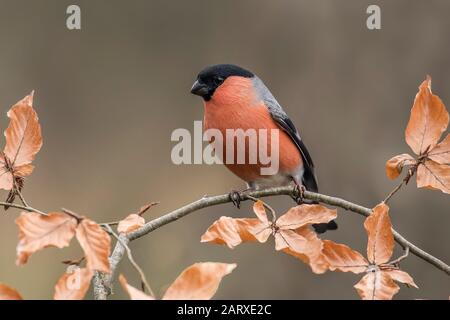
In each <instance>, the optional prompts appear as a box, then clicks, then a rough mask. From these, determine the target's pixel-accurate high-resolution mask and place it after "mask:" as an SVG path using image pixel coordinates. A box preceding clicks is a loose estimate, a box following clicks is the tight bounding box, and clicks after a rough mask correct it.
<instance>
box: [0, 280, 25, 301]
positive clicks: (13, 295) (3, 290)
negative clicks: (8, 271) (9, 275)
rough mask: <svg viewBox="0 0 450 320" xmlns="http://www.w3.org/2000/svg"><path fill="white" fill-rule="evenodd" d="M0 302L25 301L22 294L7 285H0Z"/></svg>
mask: <svg viewBox="0 0 450 320" xmlns="http://www.w3.org/2000/svg"><path fill="white" fill-rule="evenodd" d="M0 300H23V299H22V296H21V295H20V293H18V292H17V291H16V290H14V289H13V288H11V287H8V286H7V285H6V284H3V283H0Z"/></svg>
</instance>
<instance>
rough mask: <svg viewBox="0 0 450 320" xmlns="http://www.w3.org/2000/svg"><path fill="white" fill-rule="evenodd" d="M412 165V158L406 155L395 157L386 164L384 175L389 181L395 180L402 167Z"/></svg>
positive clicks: (413, 161)
mask: <svg viewBox="0 0 450 320" xmlns="http://www.w3.org/2000/svg"><path fill="white" fill-rule="evenodd" d="M414 163H415V160H414V158H413V157H411V156H410V155H409V154H407V153H404V154H400V155H398V156H395V157H393V158H391V159H389V160H388V161H387V162H386V175H387V176H388V178H389V179H392V180H393V179H396V178H397V177H398V176H399V175H400V173H402V170H403V167H404V166H407V165H412V164H414Z"/></svg>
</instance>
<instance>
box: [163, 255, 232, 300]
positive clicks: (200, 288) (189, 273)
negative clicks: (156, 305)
mask: <svg viewBox="0 0 450 320" xmlns="http://www.w3.org/2000/svg"><path fill="white" fill-rule="evenodd" d="M234 268H236V264H234V263H233V264H228V263H217V262H199V263H195V264H193V265H192V266H190V267H188V268H186V269H185V270H184V271H183V272H182V273H181V274H180V275H179V276H178V278H177V279H176V280H175V281H174V282H173V283H172V284H171V285H170V287H169V288H168V289H167V291H166V293H165V294H164V297H163V300H208V299H211V298H212V297H213V296H214V294H215V293H216V292H217V289H218V288H219V285H220V282H221V281H222V278H223V277H224V276H226V275H228V274H230V273H231V272H232V271H233V270H234Z"/></svg>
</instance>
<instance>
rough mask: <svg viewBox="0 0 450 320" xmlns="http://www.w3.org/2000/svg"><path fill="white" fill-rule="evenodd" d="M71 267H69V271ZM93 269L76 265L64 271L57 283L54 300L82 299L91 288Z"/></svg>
mask: <svg viewBox="0 0 450 320" xmlns="http://www.w3.org/2000/svg"><path fill="white" fill-rule="evenodd" d="M69 269H70V267H69V268H68V271H70V270H69ZM93 274H94V273H93V271H92V270H90V269H87V268H78V267H74V268H73V270H72V272H66V273H64V274H63V275H62V276H61V278H59V280H58V282H57V283H56V285H55V294H54V295H53V299H54V300H82V299H83V298H84V296H85V295H86V293H87V291H88V290H89V286H90V284H91V279H92V276H93Z"/></svg>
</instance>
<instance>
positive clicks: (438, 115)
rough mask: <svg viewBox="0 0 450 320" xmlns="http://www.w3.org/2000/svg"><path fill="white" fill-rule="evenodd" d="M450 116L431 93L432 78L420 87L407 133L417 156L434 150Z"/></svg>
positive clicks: (410, 144)
mask: <svg viewBox="0 0 450 320" xmlns="http://www.w3.org/2000/svg"><path fill="white" fill-rule="evenodd" d="M448 121H449V115H448V112H447V110H446V109H445V106H444V104H443V103H442V101H441V99H440V98H439V97H438V96H436V95H434V94H433V93H432V92H431V78H430V77H427V79H426V80H425V81H424V82H423V83H422V84H421V85H420V87H419V92H418V93H417V95H416V98H415V100H414V105H413V107H412V109H411V117H410V119H409V122H408V126H407V127H406V131H405V139H406V143H407V144H408V145H409V146H410V147H411V149H412V150H413V151H414V153H415V154H417V155H422V154H424V153H425V151H426V150H427V149H428V150H430V149H432V148H433V147H434V146H435V145H436V144H437V142H438V140H439V138H440V136H441V134H442V133H443V132H444V131H445V130H446V128H447V125H448Z"/></svg>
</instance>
